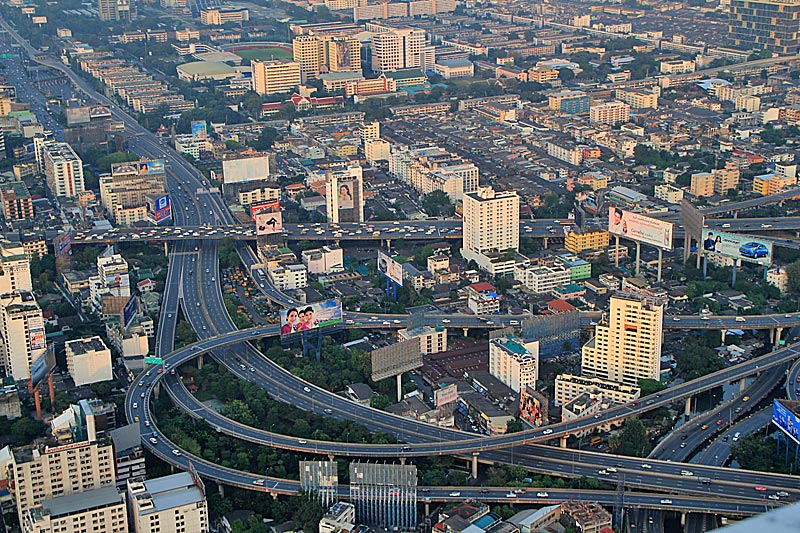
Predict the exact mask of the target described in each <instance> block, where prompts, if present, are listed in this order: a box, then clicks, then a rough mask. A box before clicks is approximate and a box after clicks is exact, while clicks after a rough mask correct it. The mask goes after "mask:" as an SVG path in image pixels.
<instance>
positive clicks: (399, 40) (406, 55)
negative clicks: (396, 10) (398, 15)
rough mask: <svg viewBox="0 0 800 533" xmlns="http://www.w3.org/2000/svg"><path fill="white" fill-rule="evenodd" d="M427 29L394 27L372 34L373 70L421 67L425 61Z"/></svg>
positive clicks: (383, 70)
mask: <svg viewBox="0 0 800 533" xmlns="http://www.w3.org/2000/svg"><path fill="white" fill-rule="evenodd" d="M424 47H425V30H418V29H415V28H392V29H390V30H389V31H387V32H382V33H376V34H374V35H373V36H372V70H373V71H375V72H387V71H393V70H400V69H404V68H419V67H422V62H423V48H424Z"/></svg>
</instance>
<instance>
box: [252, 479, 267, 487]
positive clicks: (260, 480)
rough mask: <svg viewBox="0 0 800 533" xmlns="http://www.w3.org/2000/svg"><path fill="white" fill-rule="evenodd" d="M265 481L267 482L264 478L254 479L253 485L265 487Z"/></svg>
mask: <svg viewBox="0 0 800 533" xmlns="http://www.w3.org/2000/svg"><path fill="white" fill-rule="evenodd" d="M264 483H265V481H264V480H263V479H254V480H253V485H258V486H259V487H263V486H264Z"/></svg>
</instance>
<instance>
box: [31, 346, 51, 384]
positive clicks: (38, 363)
mask: <svg viewBox="0 0 800 533" xmlns="http://www.w3.org/2000/svg"><path fill="white" fill-rule="evenodd" d="M55 367H56V349H55V344H51V345H50V347H49V348H48V349H47V350H45V351H44V353H43V354H42V355H40V356H39V357H38V358H36V359H35V360H34V361H33V362H32V363H31V386H32V389H35V388H36V387H38V386H39V384H40V383H41V382H42V380H44V378H46V377H47V375H48V374H50V373H51V372H52V371H53V370H54V369H55Z"/></svg>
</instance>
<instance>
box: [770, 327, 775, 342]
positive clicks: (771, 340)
mask: <svg viewBox="0 0 800 533" xmlns="http://www.w3.org/2000/svg"><path fill="white" fill-rule="evenodd" d="M769 343H770V344H775V330H774V329H771V330H769Z"/></svg>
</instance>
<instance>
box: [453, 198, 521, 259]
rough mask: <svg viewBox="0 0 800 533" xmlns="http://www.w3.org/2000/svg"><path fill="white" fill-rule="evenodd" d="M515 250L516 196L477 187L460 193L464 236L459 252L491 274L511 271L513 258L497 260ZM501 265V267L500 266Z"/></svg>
mask: <svg viewBox="0 0 800 533" xmlns="http://www.w3.org/2000/svg"><path fill="white" fill-rule="evenodd" d="M517 250H519V196H517V193H516V192H514V191H503V192H496V191H494V190H493V189H492V188H491V187H481V188H479V189H478V192H474V193H469V194H465V195H464V237H463V246H462V247H461V255H462V256H463V257H464V259H466V260H467V261H470V260H474V261H475V262H476V263H478V266H480V267H481V268H482V269H483V270H486V271H488V272H490V273H492V274H504V273H509V272H513V271H514V261H513V258H511V260H510V261H498V259H501V257H502V256H503V255H505V254H507V253H508V252H516V251H517ZM501 268H502V269H501Z"/></svg>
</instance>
